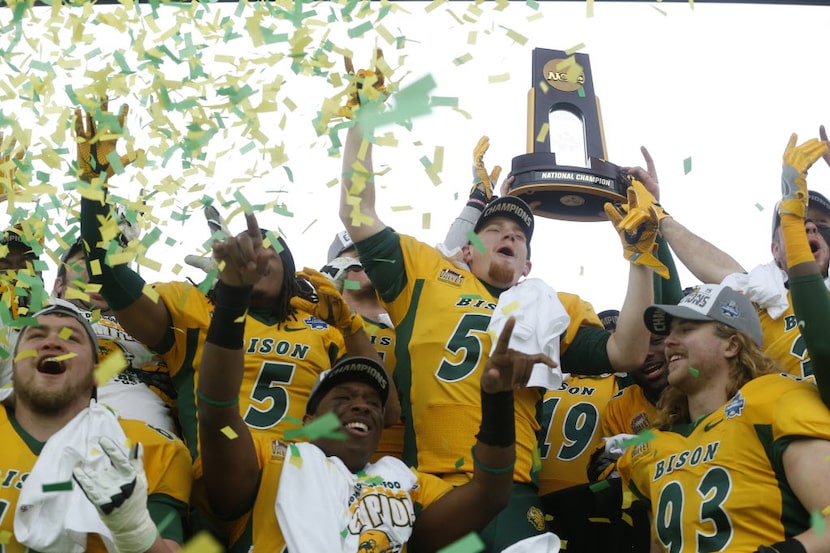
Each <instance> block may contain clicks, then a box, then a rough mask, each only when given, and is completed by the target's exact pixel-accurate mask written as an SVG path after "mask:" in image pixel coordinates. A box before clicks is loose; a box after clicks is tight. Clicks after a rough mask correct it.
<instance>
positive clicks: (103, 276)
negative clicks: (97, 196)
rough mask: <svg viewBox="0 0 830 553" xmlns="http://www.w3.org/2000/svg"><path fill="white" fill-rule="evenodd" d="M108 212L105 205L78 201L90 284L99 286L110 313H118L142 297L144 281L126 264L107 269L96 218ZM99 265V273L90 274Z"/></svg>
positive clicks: (84, 199) (99, 228)
mask: <svg viewBox="0 0 830 553" xmlns="http://www.w3.org/2000/svg"><path fill="white" fill-rule="evenodd" d="M110 212H111V208H110V205H109V204H108V203H106V202H99V201H94V200H90V199H88V198H81V238H83V240H84V243H86V244H87V245H88V249H87V248H84V251H85V253H86V263H87V272H88V273H89V275H90V276H89V280H90V282H92V283H94V284H100V285H101V295H103V296H104V299H105V300H107V303H108V304H109V306H110V307H111V308H112V310H113V311H120V310H122V309H124V308H126V307H128V306H129V305H131V304H132V303H133V302H134V301H136V300H137V299H138V298H140V297H141V294H142V293H143V290H144V285H145V282H144V279H143V278H141V276H140V275H139V274H138V273H136V272H135V271H133V270H132V269H130V268H129V267H128V266H127V265H126V264H120V265H116V266H114V267H110V266H109V265H107V263H106V257H107V250H106V248H105V247H104V244H102V240H103V239H102V237H101V227H100V225H99V224H98V217H99V216H100V217H105V218H106V217H110ZM96 261H97V262H98V263H97V264H98V266H99V267H100V268H101V270H100V272H98V271H93V270H92V266H91V265H92V263H93V262H96ZM96 273H98V274H96Z"/></svg>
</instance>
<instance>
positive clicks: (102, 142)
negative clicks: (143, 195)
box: [75, 98, 144, 182]
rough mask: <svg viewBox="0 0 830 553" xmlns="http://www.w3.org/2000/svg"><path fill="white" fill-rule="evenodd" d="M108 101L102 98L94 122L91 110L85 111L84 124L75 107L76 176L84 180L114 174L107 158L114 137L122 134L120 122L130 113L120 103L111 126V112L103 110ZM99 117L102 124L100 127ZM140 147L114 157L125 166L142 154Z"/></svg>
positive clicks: (115, 138) (112, 151)
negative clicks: (119, 108) (118, 110)
mask: <svg viewBox="0 0 830 553" xmlns="http://www.w3.org/2000/svg"><path fill="white" fill-rule="evenodd" d="M107 107H108V102H107V99H106V98H105V99H104V100H102V101H101V108H100V111H98V122H97V123H96V118H95V117H93V114H92V113H89V112H88V113H87V114H86V124H84V117H83V116H82V115H81V110H80V109H77V108H76V109H75V135H76V138H75V141H76V142H77V145H78V173H79V174H78V177H79V178H80V179H81V180H84V181H86V182H92V180H93V179H95V178H98V177H100V176H103V178H104V181H106V180H107V179H108V178H109V177H111V176H113V175H114V174H115V172H116V171H115V168H113V167H112V160H111V159H110V157H111V156H112V155H117V154H115V147H116V145H117V143H118V139H119V138H120V137H122V136H124V134H125V133H124V131H125V127H124V123H125V121H126V120H127V114H128V113H129V112H130V108H129V106H127V104H124V105H122V106H121V111H120V112H119V113H118V119H117V126H116V125H113V124H112V123H114V122H115V121H113V120H112V118H113V115H112V114H111V113H109V112H107ZM102 120H103V121H104V123H103V126H100V124H101V122H102ZM143 154H144V151H143V150H136V151H132V152H130V153H128V154H126V155H123V156H120V157H118V158H117V159H118V160H119V162H120V165H121V166H122V167H126V166H127V165H129V164H130V163H132V162H133V161H135V160H136V159H137V158H138V156H139V155H143Z"/></svg>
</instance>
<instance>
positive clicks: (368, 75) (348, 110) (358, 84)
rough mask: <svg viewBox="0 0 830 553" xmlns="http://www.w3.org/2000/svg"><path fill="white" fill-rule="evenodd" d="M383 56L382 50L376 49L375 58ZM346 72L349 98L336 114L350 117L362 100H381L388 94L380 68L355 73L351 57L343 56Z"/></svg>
mask: <svg viewBox="0 0 830 553" xmlns="http://www.w3.org/2000/svg"><path fill="white" fill-rule="evenodd" d="M381 58H383V51H382V50H381V49H380V48H378V49H377V59H381ZM345 61H346V72H347V73H348V74H349V75H350V77H351V78H350V82H349V91H350V92H349V99H348V100H347V101H346V105H345V106H343V107H341V108H340V109H339V110H338V111H337V115H340V116H342V117H345V118H347V119H351V118H352V117H353V116H354V113H355V111H357V109H358V107H359V106H360V105H361V104H362V102H363V101H365V100H369V101H373V102H383V101H384V100H386V98H387V96H388V90H387V89H386V84H385V83H386V78H385V77H384V76H383V73H382V72H381V70H380V68H379V67H377V66H375V69H374V70H371V69H360V70H358V71H357V74H355V70H354V64H353V63H352V58H350V57H349V56H345Z"/></svg>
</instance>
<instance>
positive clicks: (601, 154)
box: [509, 48, 631, 221]
mask: <svg viewBox="0 0 830 553" xmlns="http://www.w3.org/2000/svg"><path fill="white" fill-rule="evenodd" d="M527 108H528V112H527V113H528V121H527V123H528V125H527V126H528V128H527V151H528V153H527V154H523V155H520V156H516V157H514V158H513V164H512V169H511V171H510V174H511V175H512V176H513V177H515V179H514V181H513V184H511V185H510V190H509V193H510V195H512V196H518V197H520V198H521V199H523V200H524V201H525V202H527V203H528V205H530V206H531V207H532V208H533V212H534V213H535V214H536V215H540V216H542V217H548V218H552V219H564V220H568V221H604V220H607V217H606V216H605V212H604V211H603V208H602V206H603V204H604V203H605V202H621V203H625V201H626V189H627V188H628V186H629V185H630V184H631V181H630V180H629V179H628V177H627V176H626V175H625V174H624V173H623V172H622V170H621V169H620V168H619V167H618V166H617V165H614V164H613V163H610V162H608V161H606V159H605V158H606V154H605V136H604V134H603V131H602V119H601V117H600V108H599V100H598V98H597V97H596V95H595V94H594V84H593V81H592V79H591V65H590V62H589V61H588V55H587V54H579V53H577V54H573V55H568V54H567V53H565V52H563V51H559V50H546V49H543V48H535V49H534V50H533V87H532V88H531V89H530V91H529V92H528V99H527ZM558 114H564V115H566V117H570V119H571V120H574V119H575V120H577V122H578V123H580V124H581V129H580V130H581V133H582V136H581V137H580V138H581V139H582V140H581V144H579V154H578V155H576V156H573V157H576V158H578V159H574V160H571V159H570V157H569V159H568V164H564V163H562V164H560V163H557V153H559V154H560V157H561V158H564V157H565V156H564V155H562V154H564V153H565V152H563V151H559V148H558V147H554V149H552V148H551V143H552V142H553V141H558V142H560V143H561V144H564V146H563V147H562V149H563V150H565V149H567V148H568V147H569V144H568V138H570V140H571V141H572V142H573V141H574V137H573V134H574V133H571V136H570V137H569V136H568V135H567V133H564V130H563V129H560V128H558V126H557V123H556V121H557V120H560V121H561V118H558V117H557V115H558ZM563 126H564V125H563ZM577 142H579V141H578V140H577ZM571 149H572V148H571ZM563 161H564V159H563Z"/></svg>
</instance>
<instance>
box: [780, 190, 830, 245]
mask: <svg viewBox="0 0 830 553" xmlns="http://www.w3.org/2000/svg"><path fill="white" fill-rule="evenodd" d="M807 195H808V197H809V202H808V204H807V207H808V209H809V208H812V207H816V208H818V209H820V210H821V211H823V212H824V213H826V214H827V215H830V200H828V199H827V198H826V197H824V195H823V194H820V193H819V192H816V191H815V190H810V191H808V192H807ZM778 203H780V202H777V203H776V204H775V209H773V210H772V238H773V239H775V231H776V230H778V227H779V225H781V216H780V215H778ZM819 230H821V229H819ZM821 235H822V236H823V237H824V240H825V241H827V243H828V244H830V241H828V238H830V236H825V235H824V233H821Z"/></svg>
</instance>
